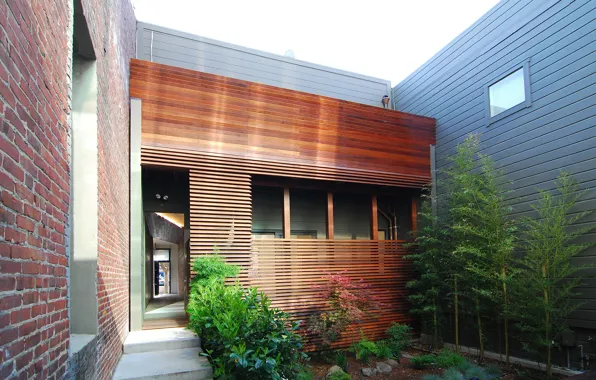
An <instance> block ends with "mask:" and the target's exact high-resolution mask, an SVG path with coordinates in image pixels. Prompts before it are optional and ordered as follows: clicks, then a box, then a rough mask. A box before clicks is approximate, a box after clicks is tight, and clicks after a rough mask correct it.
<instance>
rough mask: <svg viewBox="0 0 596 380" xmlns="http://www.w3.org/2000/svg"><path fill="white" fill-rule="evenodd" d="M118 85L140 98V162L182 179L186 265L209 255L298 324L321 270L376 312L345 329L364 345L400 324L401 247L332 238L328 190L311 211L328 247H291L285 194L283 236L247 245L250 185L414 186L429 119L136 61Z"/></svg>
mask: <svg viewBox="0 0 596 380" xmlns="http://www.w3.org/2000/svg"><path fill="white" fill-rule="evenodd" d="M130 83H131V84H130V88H131V96H132V97H135V98H139V99H141V101H142V141H141V143H142V144H141V145H142V148H141V162H142V165H144V166H152V167H161V168H171V169H176V170H179V169H186V170H188V172H189V176H188V182H189V213H190V218H189V226H190V242H189V246H190V254H189V256H190V259H191V260H192V259H193V258H196V257H198V256H200V255H204V254H210V253H212V252H213V251H214V248H216V249H217V251H219V253H220V254H222V255H224V256H225V257H226V260H227V261H228V262H231V263H234V264H237V265H239V266H240V267H241V268H242V270H241V273H240V277H239V278H240V281H241V282H243V283H244V284H246V285H251V286H258V287H259V288H260V289H261V290H263V291H265V292H266V293H267V294H268V295H269V296H270V297H271V299H272V302H273V305H274V306H277V307H280V308H282V309H283V310H284V311H287V312H290V313H292V315H293V316H294V317H295V318H300V319H304V318H306V317H308V315H310V314H312V313H313V311H315V310H320V309H321V308H322V307H323V305H324V302H323V300H321V299H317V297H316V290H314V289H312V285H313V284H318V283H321V282H322V281H323V280H322V276H323V275H324V273H323V270H329V271H331V272H338V271H343V270H345V271H346V274H347V275H349V276H351V277H352V278H354V279H355V280H360V279H363V280H364V281H365V282H366V283H369V284H370V285H371V286H372V287H373V289H374V290H375V293H376V294H377V295H378V296H379V297H380V298H381V300H382V301H383V302H384V303H385V306H384V307H383V309H382V310H379V311H378V313H377V315H375V316H374V317H370V318H368V319H367V320H366V321H363V323H362V324H360V325H359V326H357V329H362V331H363V332H364V333H365V334H366V336H367V337H369V338H370V339H376V338H380V337H381V336H382V335H383V333H384V331H385V330H386V329H387V327H389V325H390V324H391V322H408V321H410V316H409V313H408V312H407V308H408V306H407V302H406V301H407V292H406V290H405V283H406V282H407V281H408V280H409V279H410V278H411V275H412V273H411V268H410V265H409V263H408V262H407V261H405V260H403V255H404V249H403V241H398V240H393V241H389V240H388V241H379V240H334V239H333V235H334V230H333V219H334V216H333V211H334V210H333V195H332V193H328V194H327V204H326V205H325V204H323V206H322V207H324V206H326V207H325V210H326V212H327V213H328V214H327V215H326V218H325V219H327V220H331V227H329V226H328V227H327V231H326V233H327V234H328V236H329V239H291V238H290V235H291V232H290V231H291V221H290V206H291V205H290V192H289V190H288V189H287V188H286V189H285V191H284V197H283V199H284V202H283V214H284V221H283V226H284V227H283V230H284V238H283V239H263V240H260V239H256V238H253V236H252V227H253V226H252V212H253V196H252V191H253V178H257V177H258V178H259V179H260V180H261V181H262V180H263V178H271V179H272V180H276V179H275V178H274V177H277V178H280V177H284V178H285V179H286V180H287V179H288V178H290V179H296V178H300V179H309V180H311V181H314V180H321V181H333V183H334V184H335V185H336V186H340V185H338V183H339V182H341V184H342V185H343V186H344V187H347V186H346V184H345V183H346V182H349V183H351V184H350V186H369V188H371V189H377V188H381V187H382V188H383V189H384V191H390V189H395V190H396V191H397V188H398V187H401V188H409V189H417V188H418V189H419V188H421V187H423V186H424V185H426V184H427V183H428V182H429V181H430V145H431V144H434V141H435V140H434V120H433V119H431V118H425V117H419V116H416V115H412V114H406V113H401V112H396V111H392V110H386V109H383V108H378V107H372V106H367V105H363V104H358V103H352V102H349V101H345V100H338V99H333V98H327V97H323V96H319V95H313V94H307V93H302V92H297V91H293V90H288V89H282V88H278V87H272V86H268V85H264V84H257V83H251V82H246V81H242V80H238V79H232V78H226V77H221V76H217V75H213V74H207V73H203V72H197V71H191V70H187V69H182V68H177V67H170V66H165V65H162V64H157V63H151V62H145V61H139V60H133V61H132V63H131V82H130ZM264 176H266V177H264ZM370 185H375V186H370ZM409 191H412V190H409ZM322 194H323V195H324V194H325V193H322ZM369 197H370V195H369ZM374 199H375V202H374V204H370V206H369V207H370V208H371V211H370V214H371V219H372V220H373V221H374V223H377V218H376V215H375V212H374V211H373V210H376V208H373V206H374V207H376V197H375V198H374ZM405 207H408V208H409V207H410V206H409V204H406V206H405ZM374 223H373V224H374ZM371 227H372V225H371ZM377 228H378V226H375V227H373V229H372V231H373V235H376V234H378V231H377ZM356 331H357V330H356ZM349 343H350V341H349V340H346V341H342V342H340V345H343V346H347V345H348V344H349Z"/></svg>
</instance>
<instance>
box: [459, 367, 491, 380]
mask: <svg viewBox="0 0 596 380" xmlns="http://www.w3.org/2000/svg"><path fill="white" fill-rule="evenodd" d="M464 374H465V376H466V379H471V378H473V377H475V378H477V379H478V380H486V379H488V375H487V373H486V372H485V371H484V369H482V368H480V367H470V368H468V369H467V370H465V371H464Z"/></svg>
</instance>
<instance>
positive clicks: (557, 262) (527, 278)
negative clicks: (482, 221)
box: [518, 173, 596, 378]
mask: <svg viewBox="0 0 596 380" xmlns="http://www.w3.org/2000/svg"><path fill="white" fill-rule="evenodd" d="M555 185H556V195H555V194H553V193H551V192H549V191H547V190H542V189H541V190H539V194H540V198H539V200H538V201H537V202H536V203H535V204H534V205H533V206H532V208H533V209H534V210H535V212H536V214H537V215H536V216H537V217H535V218H526V219H524V221H523V236H522V247H523V249H524V253H525V255H524V256H523V258H522V259H520V261H519V263H520V264H521V268H522V274H521V276H520V278H521V279H523V284H522V286H521V287H520V289H521V291H522V292H521V293H520V296H521V299H520V300H519V301H520V302H519V312H518V318H519V319H520V323H519V327H520V329H521V330H522V332H525V333H526V336H525V340H526V343H527V345H528V346H529V347H530V348H534V349H536V350H540V351H544V354H545V357H546V371H547V376H548V377H549V378H550V377H551V376H552V350H553V346H554V341H555V339H556V338H557V337H558V336H559V334H560V333H561V332H562V331H564V330H566V329H567V325H566V323H565V319H566V318H567V317H569V315H570V314H571V313H572V312H573V311H574V310H576V309H577V307H578V306H580V303H579V302H577V301H576V300H574V298H575V297H574V296H576V295H577V292H576V290H575V289H576V288H577V286H578V285H580V284H581V276H578V273H579V272H580V271H582V270H584V269H587V268H588V267H593V266H589V265H582V264H580V262H581V260H580V259H579V258H578V257H577V256H578V255H579V254H580V253H581V252H582V251H584V250H585V249H586V248H588V247H589V246H590V245H589V244H583V243H578V242H577V240H576V239H577V238H579V237H580V236H581V235H583V234H584V233H586V232H588V231H590V230H593V229H594V228H596V225H595V224H588V225H585V226H583V227H578V226H577V225H576V223H578V222H580V220H581V219H583V218H584V217H585V216H586V215H587V214H588V213H589V212H576V211H575V206H576V205H577V204H578V202H579V201H580V199H581V197H582V196H583V194H584V193H583V192H582V191H579V186H578V183H577V182H576V181H575V180H574V179H573V178H572V177H571V176H570V175H569V174H567V173H561V174H560V175H559V176H558V178H557V180H556V181H555Z"/></svg>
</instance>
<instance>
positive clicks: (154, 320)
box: [143, 294, 188, 330]
mask: <svg viewBox="0 0 596 380" xmlns="http://www.w3.org/2000/svg"><path fill="white" fill-rule="evenodd" d="M187 322H188V319H187V317H186V311H185V308H184V297H183V296H181V295H178V294H165V295H158V296H155V297H153V299H152V300H150V301H149V304H148V305H147V307H146V309H145V315H144V316H143V330H151V329H160V328H167V327H178V326H180V327H182V326H186V323H187Z"/></svg>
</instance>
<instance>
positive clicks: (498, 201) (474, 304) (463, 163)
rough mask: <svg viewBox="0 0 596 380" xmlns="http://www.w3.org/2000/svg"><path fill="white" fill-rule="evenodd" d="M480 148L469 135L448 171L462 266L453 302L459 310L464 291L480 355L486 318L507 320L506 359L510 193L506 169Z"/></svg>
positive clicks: (455, 254)
mask: <svg viewBox="0 0 596 380" xmlns="http://www.w3.org/2000/svg"><path fill="white" fill-rule="evenodd" d="M479 150H480V140H479V137H478V135H470V136H469V137H468V138H466V140H465V141H464V142H463V143H461V144H459V145H458V147H457V153H456V154H455V155H454V156H453V158H452V167H451V168H450V169H449V170H448V171H446V173H447V194H448V216H449V228H450V229H451V233H450V235H451V241H452V242H451V244H452V248H451V249H452V252H451V253H452V254H451V257H452V258H453V259H454V261H455V262H456V263H457V268H458V269H459V270H458V272H456V273H454V274H453V281H454V293H455V294H456V296H457V298H456V300H457V302H455V300H454V303H455V306H456V310H458V308H457V306H458V304H459V303H460V295H463V298H464V299H465V300H466V301H467V303H466V304H465V305H466V306H467V309H468V311H469V312H470V314H473V315H474V316H475V319H476V323H477V329H478V346H479V348H480V356H481V357H482V356H484V336H483V320H484V319H486V318H487V317H490V316H493V315H497V316H498V317H499V318H500V319H502V320H503V321H504V325H505V328H504V334H505V351H506V357H507V360H508V358H509V336H508V335H509V334H508V332H509V328H508V324H509V317H510V314H511V313H510V307H509V304H510V297H509V294H508V284H509V282H511V281H512V279H513V277H512V276H513V274H514V273H515V271H514V270H513V269H512V267H513V250H514V241H515V231H516V225H515V222H514V221H513V220H512V219H511V218H510V213H511V207H509V206H508V205H507V202H506V200H507V198H508V196H509V193H508V191H507V190H506V188H505V183H503V182H502V178H503V174H504V173H503V172H502V171H500V170H498V169H496V167H495V164H494V161H493V160H492V159H491V158H490V157H489V156H487V155H483V154H481V153H480V152H479ZM455 286H457V288H455ZM495 308H496V310H493V309H495ZM457 317H458V316H457V315H456V319H457Z"/></svg>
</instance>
